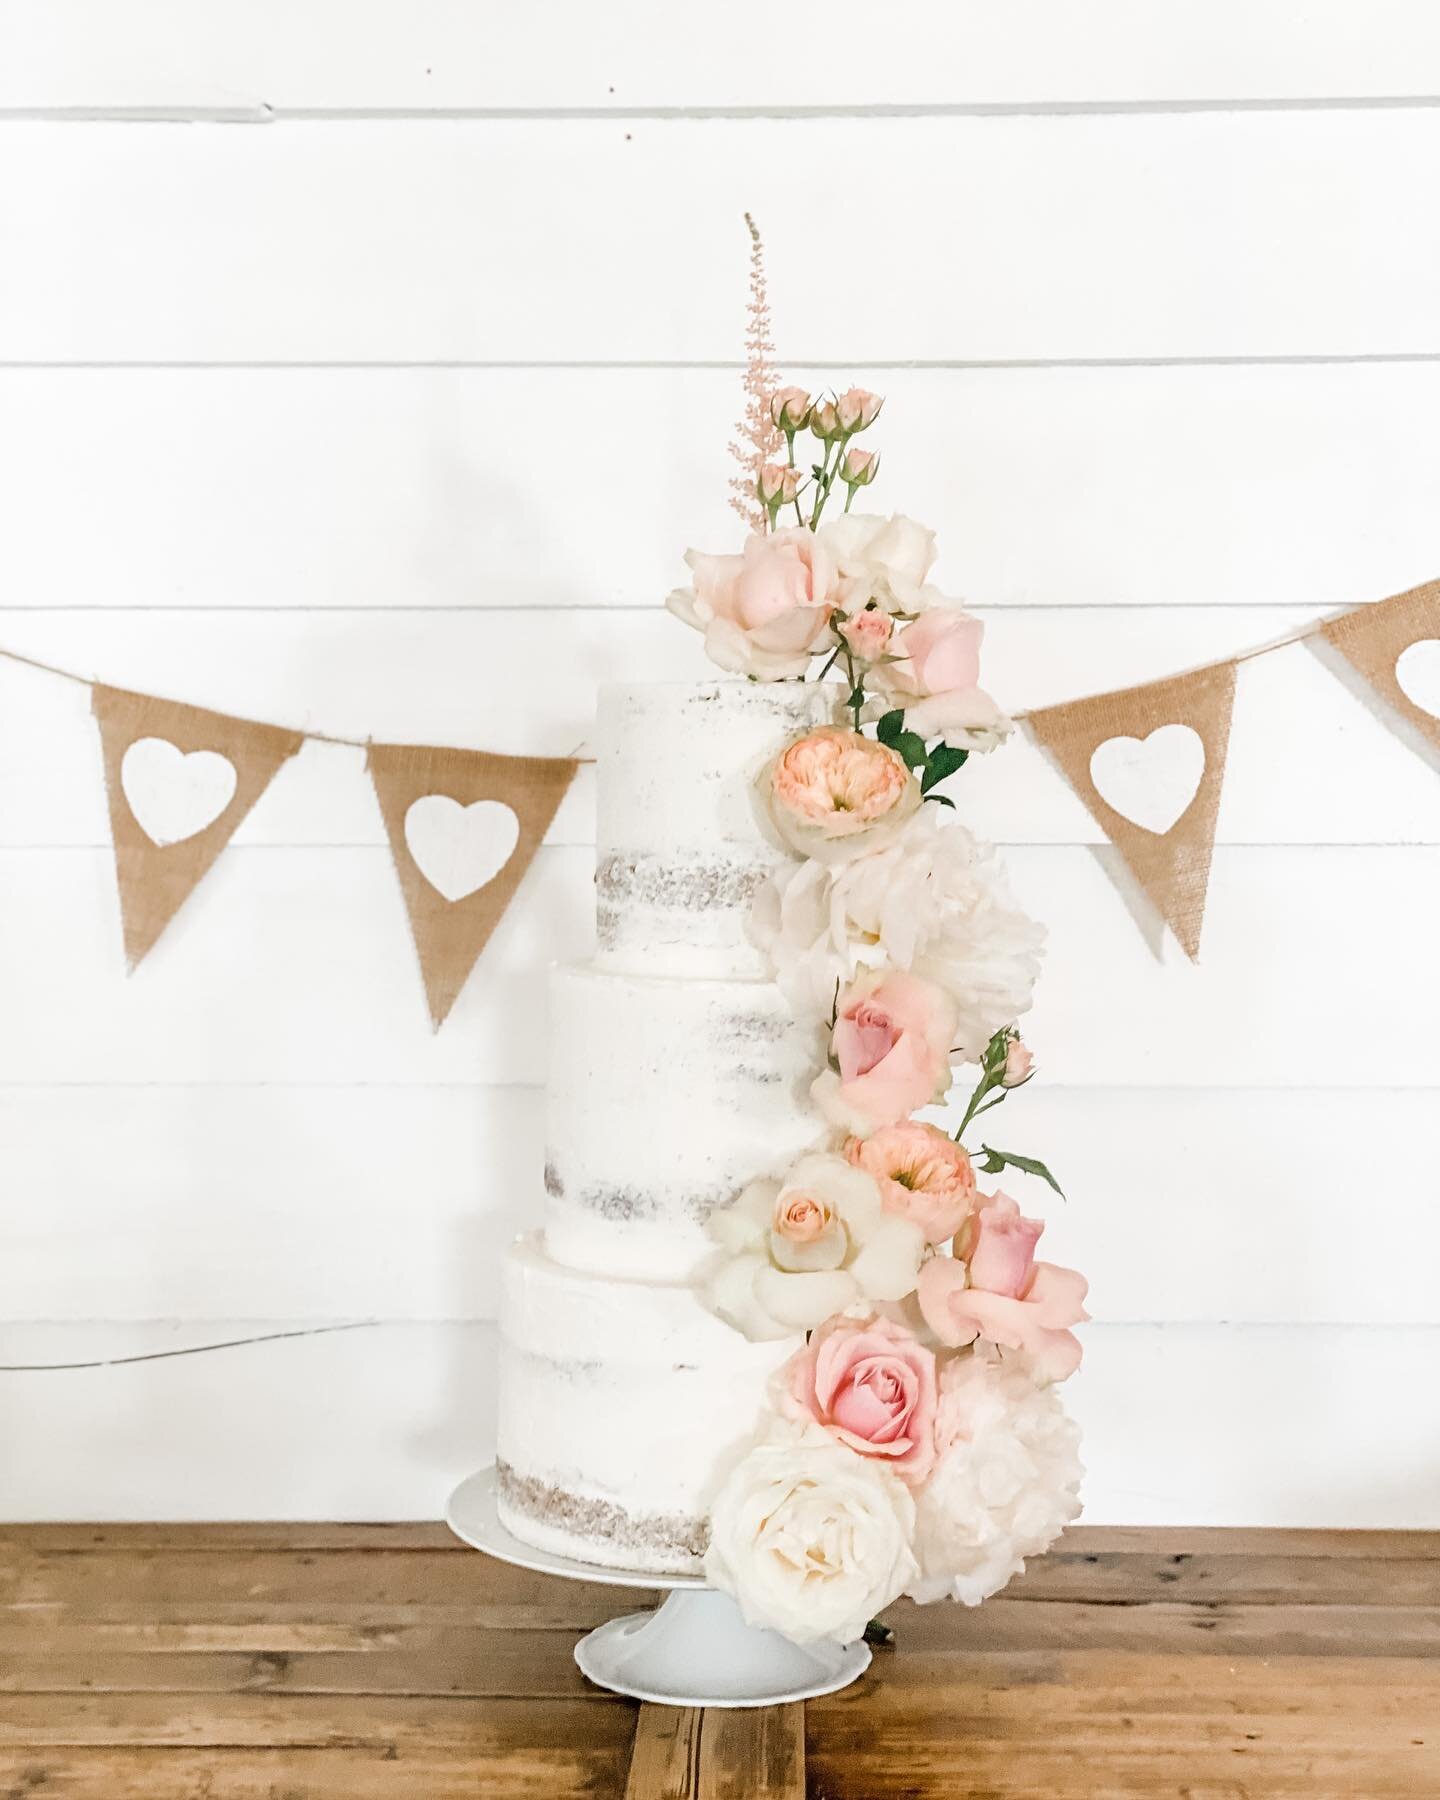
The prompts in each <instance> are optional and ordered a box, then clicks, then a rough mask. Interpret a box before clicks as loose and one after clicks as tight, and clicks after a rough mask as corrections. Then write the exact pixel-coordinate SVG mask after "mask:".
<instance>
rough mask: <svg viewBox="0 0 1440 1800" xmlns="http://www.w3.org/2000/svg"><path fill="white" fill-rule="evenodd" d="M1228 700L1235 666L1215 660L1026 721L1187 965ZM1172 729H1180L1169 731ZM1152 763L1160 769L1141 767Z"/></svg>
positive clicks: (1206, 863)
mask: <svg viewBox="0 0 1440 1800" xmlns="http://www.w3.org/2000/svg"><path fill="white" fill-rule="evenodd" d="M1234 698H1235V665H1234V663H1218V664H1216V665H1215V666H1214V667H1213V668H1208V669H1197V670H1196V672H1195V673H1194V674H1193V675H1176V676H1173V677H1171V678H1170V679H1169V680H1167V681H1152V682H1149V683H1147V684H1146V685H1145V686H1144V687H1134V688H1122V689H1120V690H1119V691H1118V692H1117V693H1113V694H1096V695H1094V696H1093V697H1092V698H1091V699H1088V700H1072V701H1070V702H1069V703H1068V704H1066V705H1063V706H1047V707H1044V708H1042V709H1041V710H1040V711H1039V712H1032V713H1030V714H1029V715H1028V723H1029V726H1030V729H1031V731H1032V732H1033V733H1034V734H1035V736H1036V738H1037V739H1038V740H1039V741H1040V743H1041V744H1042V745H1043V746H1044V748H1045V749H1046V750H1048V751H1049V753H1050V755H1051V756H1052V757H1053V758H1054V760H1055V761H1056V762H1057V763H1058V764H1059V765H1060V768H1061V770H1062V771H1063V772H1064V774H1065V776H1066V778H1067V780H1068V781H1069V782H1070V785H1071V786H1072V787H1073V788H1074V789H1075V792H1076V793H1077V794H1078V795H1079V796H1080V798H1081V799H1082V800H1083V801H1084V802H1085V805H1086V806H1087V807H1088V808H1089V809H1090V812H1091V813H1092V814H1093V816H1094V818H1095V820H1096V822H1097V823H1098V824H1099V826H1100V829H1101V830H1102V831H1103V832H1104V833H1105V835H1106V837H1108V838H1109V840H1110V842H1111V843H1112V844H1114V846H1115V848H1116V849H1117V850H1118V851H1119V852H1120V854H1121V855H1122V856H1123V857H1124V858H1125V861H1126V863H1127V864H1128V865H1129V867H1130V870H1131V873H1132V874H1133V875H1134V876H1135V879H1136V880H1137V881H1138V882H1139V883H1140V886H1141V887H1142V888H1143V889H1144V890H1145V892H1146V894H1147V895H1148V896H1149V898H1150V899H1151V900H1152V901H1153V902H1154V904H1155V906H1156V907H1157V908H1158V909H1159V911H1160V913H1161V915H1162V916H1163V917H1164V919H1165V920H1166V922H1167V923H1168V924H1169V926H1170V928H1171V930H1172V931H1173V932H1174V933H1175V936H1176V937H1177V938H1178V939H1179V940H1180V945H1181V947H1182V949H1183V950H1184V951H1185V954H1186V955H1187V956H1188V957H1189V958H1190V959H1191V961H1192V962H1193V961H1195V960H1196V958H1197V957H1198V956H1199V954H1200V927H1201V924H1202V922H1203V920H1204V917H1205V891H1206V888H1207V887H1208V885H1209V881H1210V853H1211V851H1212V849H1213V847H1214V843H1215V820H1216V817H1217V815H1218V813H1219V810H1220V787H1221V783H1222V781H1223V780H1224V776H1225V751H1226V748H1227V746H1228V744H1229V742H1230V712H1231V707H1232V704H1233V702H1234ZM1177 726H1178V727H1181V728H1183V729H1181V730H1179V731H1173V730H1171V729H1167V728H1172V727H1177ZM1152 734H1155V735H1152ZM1196 739H1198V740H1199V741H1198V744H1197V742H1196ZM1117 740H1119V741H1117ZM1137 740H1138V741H1137ZM1112 745H1113V749H1112V748H1111V746H1112ZM1102 746H1105V754H1103V755H1101V756H1099V757H1097V752H1099V751H1101V748H1102ZM1153 763H1161V764H1163V765H1165V766H1164V767H1163V768H1162V769H1160V770H1156V769H1154V768H1147V766H1146V765H1147V764H1153ZM1157 774H1162V775H1163V776H1164V777H1165V780H1164V783H1163V786H1162V788H1161V790H1160V791H1158V792H1157V791H1156V786H1155V783H1154V781H1153V780H1151V779H1149V778H1150V777H1153V776H1155V775H1157ZM1097 780H1098V782H1099V784H1100V785H1099V786H1097V785H1096V783H1097ZM1102 788H1103V789H1104V790H1105V792H1102V791H1101V789H1102ZM1107 795H1108V798H1107ZM1132 796H1133V798H1132ZM1142 800H1143V805H1142V804H1141V802H1142ZM1122 806H1123V807H1126V809H1127V810H1125V811H1121V810H1118V809H1119V808H1120V807H1122Z"/></svg>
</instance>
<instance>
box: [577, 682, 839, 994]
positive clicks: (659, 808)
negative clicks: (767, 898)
mask: <svg viewBox="0 0 1440 1800" xmlns="http://www.w3.org/2000/svg"><path fill="white" fill-rule="evenodd" d="M837 696H838V690H837V689H836V688H835V687H834V685H833V684H830V683H824V682H803V683H802V682H791V681H785V682H771V683H763V684H762V683H757V682H750V681H710V682H684V683H680V682H676V683H669V682H652V683H647V684H645V685H639V686H621V685H611V686H606V687H602V688H601V690H600V704H599V716H598V721H597V728H596V750H597V762H598V765H599V768H598V791H597V800H596V824H595V846H596V871H595V886H596V940H597V950H596V958H595V960H596V963H597V964H598V965H599V966H600V967H602V968H608V969H614V970H617V971H624V972H627V973H634V974H646V975H698V976H718V977H737V976H741V977H745V976H749V977H754V978H756V979H759V978H761V977H763V975H764V974H765V972H766V970H765V964H764V962H763V960H762V958H761V957H760V955H759V954H758V952H757V951H756V950H755V949H754V947H753V946H752V945H751V943H750V941H749V938H748V936H747V934H746V922H747V920H748V917H749V912H750V903H751V900H752V898H753V896H754V893H755V890H756V888H758V887H759V885H760V883H761V882H762V881H763V880H764V879H765V876H766V875H767V874H768V873H769V871H770V870H771V869H772V868H774V867H775V865H776V864H777V863H779V862H780V861H782V860H783V853H782V852H781V851H780V850H778V849H777V848H775V847H774V846H773V845H772V844H771V843H770V842H769V841H768V840H767V838H766V836H765V833H764V831H763V830H762V828H761V825H760V821H759V818H758V816H757V814H756V810H755V805H754V801H753V798H752V792H751V784H752V782H753V780H754V778H755V776H756V775H757V774H758V773H759V772H760V770H761V769H762V768H763V767H764V766H765V764H766V763H767V762H768V761H769V760H770V758H771V757H772V756H774V755H775V753H776V752H777V751H778V750H779V749H781V748H782V747H783V746H784V745H785V744H786V743H787V742H788V741H789V740H790V739H791V738H793V737H796V736H798V735H799V734H800V733H801V732H804V731H807V730H809V729H810V728H811V727H812V726H815V725H824V724H829V723H832V722H833V720H834V717H835V708H836V705H837Z"/></svg>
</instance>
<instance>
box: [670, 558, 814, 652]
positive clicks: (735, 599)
mask: <svg viewBox="0 0 1440 1800" xmlns="http://www.w3.org/2000/svg"><path fill="white" fill-rule="evenodd" d="M685 561H686V562H687V563H688V564H689V565H690V569H691V572H692V574H693V576H694V581H693V584H692V585H691V586H690V587H688V588H677V589H676V590H675V591H674V593H672V594H671V595H670V597H669V599H668V600H667V601H666V605H667V606H668V607H669V608H670V611H671V612H672V613H674V614H675V616H676V617H677V618H679V619H683V620H684V621H685V623H686V624H687V625H691V626H693V627H694V628H695V629H696V630H697V631H703V632H704V634H705V653H706V655H707V656H708V657H709V658H710V660H711V661H712V662H714V663H718V664H719V665H720V667H721V668H722V669H728V670H729V671H730V672H731V673H732V674H735V675H753V676H754V677H755V678H756V679H757V680H759V681H782V680H785V679H787V678H788V677H791V676H796V675H803V674H804V673H805V671H806V670H807V668H808V667H809V665H810V657H811V655H812V653H813V652H814V651H816V650H817V649H819V648H822V647H823V640H824V639H826V638H827V636H828V635H829V625H830V615H831V613H832V611H833V610H834V606H835V602H836V598H837V594H838V580H839V578H838V574H837V571H836V568H835V564H834V562H833V561H832V560H831V558H830V556H829V553H828V552H827V551H826V550H825V549H824V548H823V546H822V545H821V544H820V542H819V540H818V539H817V538H816V536H815V534H814V532H812V531H811V530H809V528H808V527H806V526H799V525H796V526H791V527H789V528H788V529H786V530H784V531H771V532H765V533H758V532H757V533H755V534H754V535H752V536H751V537H749V538H747V539H746V540H745V547H744V549H743V550H742V551H741V553H740V554H739V555H738V556H707V555H706V554H704V553H703V552H702V551H699V550H689V551H687V552H686V554H685Z"/></svg>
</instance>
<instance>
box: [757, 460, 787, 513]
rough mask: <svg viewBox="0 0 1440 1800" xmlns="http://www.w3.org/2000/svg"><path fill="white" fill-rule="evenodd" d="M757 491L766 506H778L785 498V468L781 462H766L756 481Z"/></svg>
mask: <svg viewBox="0 0 1440 1800" xmlns="http://www.w3.org/2000/svg"><path fill="white" fill-rule="evenodd" d="M755 489H756V492H757V493H758V494H759V496H760V498H761V500H763V501H764V503H765V505H766V506H778V505H779V504H780V502H781V501H782V500H783V499H784V498H785V470H784V468H783V466H782V465H781V464H780V463H766V465H765V467H764V468H763V469H762V470H761V471H760V478H759V480H758V481H757V482H756V483H755Z"/></svg>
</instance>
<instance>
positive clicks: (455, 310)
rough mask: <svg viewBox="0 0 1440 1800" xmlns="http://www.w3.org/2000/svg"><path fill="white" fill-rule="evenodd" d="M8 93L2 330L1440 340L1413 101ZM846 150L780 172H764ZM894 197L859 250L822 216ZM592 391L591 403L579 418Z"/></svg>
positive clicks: (656, 345) (1298, 351)
mask: <svg viewBox="0 0 1440 1800" xmlns="http://www.w3.org/2000/svg"><path fill="white" fill-rule="evenodd" d="M176 146H177V141H176V138H175V135H174V132H173V129H172V128H170V127H168V126H164V125H104V124H96V125H72V126H65V127H57V126H53V125H43V124H39V125H26V124H15V125H12V126H11V127H10V128H9V129H8V130H7V133H6V137H5V141H4V153H5V155H6V156H7V158H13V159H14V162H15V166H16V167H18V168H23V170H24V179H23V180H13V181H9V182H7V183H5V184H4V186H3V188H0V235H3V238H4V241H5V243H6V246H7V252H8V257H9V266H10V269H11V279H9V280H8V281H7V282H6V283H5V285H4V289H3V292H0V360H3V361H34V360H42V361H46V360H61V361H69V360H77V359H78V360H84V361H97V360H98V361H134V360H142V361H143V360H153V359H159V360H162V361H177V360H178V361H185V360H197V359H198V360H203V361H216V360H218V361H235V360H253V359H260V360H283V361H291V360H301V361H305V360H312V359H317V358H318V359H322V360H336V359H338V360H345V361H351V360H360V361H374V360H396V359H398V360H415V359H419V360H427V361H428V360H436V359H439V360H451V359H457V358H458V359H466V360H469V359H480V360H484V361H493V360H500V361H508V362H514V361H523V362H530V361H537V360H538V361H554V360H556V359H559V360H562V361H569V360H576V359H579V360H594V359H600V360H607V361H608V360H621V361H636V360H638V361H653V360H657V359H658V360H681V361H690V360H696V359H699V360H712V359H716V358H721V359H727V360H729V359H733V358H734V357H735V355H736V351H737V343H738V337H739V330H738V326H739V319H740V315H741V309H742V306H743V301H744V295H745V254H744V252H745V248H746V241H745V236H744V228H743V226H742V224H741V214H742V212H743V211H744V210H745V209H746V208H747V207H759V208H760V210H761V212H762V214H763V223H764V226H765V229H766V231H767V234H768V238H769V243H770V247H771V274H772V283H773V292H772V298H773V301H774V307H775V328H776V334H777V341H778V343H779V345H780V348H781V351H782V353H783V354H785V355H787V356H789V357H791V358H792V359H807V358H808V359H815V360H821V361H828V360H832V359H836V360H838V361H840V362H841V363H851V362H865V361H871V362H873V361H877V360H881V361H905V360H907V359H911V358H939V359H943V360H954V359H961V360H967V361H972V360H976V359H980V360H989V359H1009V358H1042V359H1053V358H1089V357H1101V358H1105V357H1121V358H1134V357H1141V358H1154V357H1161V358H1165V357H1180V356H1221V357H1237V356H1262V357H1263V356H1277V355H1278V356H1303V355H1307V354H1311V355H1324V356H1349V355H1356V354H1362V353H1364V354H1377V353H1388V354H1393V353H1413V352H1435V351H1436V350H1437V349H1440V343H1437V337H1436V325H1435V321H1436V318H1437V316H1440V248H1437V247H1436V245H1435V244H1434V242H1433V240H1432V237H1431V235H1430V234H1429V233H1427V232H1424V231H1417V230H1416V229H1415V220H1416V219H1417V218H1419V217H1423V216H1424V213H1425V209H1426V206H1427V205H1428V202H1429V198H1430V195H1431V193H1432V192H1433V190H1434V187H1435V182H1436V177H1437V173H1440V113H1437V112H1434V111H1429V110H1383V111H1375V112H1344V111H1340V112H1305V113H1298V114H1293V115H1292V114H1277V113H1246V114H1234V113H1232V114H1186V115H1172V116H1166V117H1144V118H1115V117H1098V118H1097V117H1086V118H1030V117H1026V118H1018V119H1015V118H1001V119H973V118H879V119H866V120H855V119H844V120H834V121H823V120H822V121H813V120H773V119H758V120H744V121H739V122H734V121H731V122H715V121H709V122H706V121H701V122H698V123H697V122H694V121H685V120H668V121H660V120H650V121H640V120H630V121H625V120H609V121H594V120H580V121H561V122H557V121H554V120H522V121H514V120H505V121H489V122H483V123H476V122H473V121H471V122H432V123H429V124H426V125H425V126H423V127H420V128H417V127H416V126H415V125H413V124H409V123H388V124H387V123H374V122H369V123H354V124H348V125H346V126H344V127H343V128H338V129H337V127H336V126H335V125H333V124H320V123H312V124H303V123H302V124H282V125H275V126H272V127H269V128H267V129H265V130H236V131H210V132H197V133H196V134H194V135H192V136H190V137H189V138H187V139H186V141H185V146H184V148H185V154H184V155H183V156H177V155H176V154H175V152H176ZM798 166H804V167H807V168H815V167H826V168H833V169H835V170H836V175H835V178H834V179H833V181H831V182H829V183H824V182H819V183H817V182H803V183H802V182H777V181H776V180H775V178H774V177H775V171H776V170H777V169H787V168H792V167H798ZM881 220H883V221H884V227H883V230H884V241H885V243H886V244H887V245H903V246H905V251H904V254H902V255H900V256H898V257H881V258H879V259H877V260H876V261H875V263H874V265H873V266H872V267H871V268H869V269H867V278H866V279H865V280H863V281H855V280H850V279H848V278H847V277H846V272H845V271H844V269H843V268H842V267H841V266H840V264H839V263H837V253H836V245H837V244H839V243H845V244H849V243H851V242H853V241H854V238H855V233H856V228H857V222H858V224H859V228H860V230H861V232H862V234H863V232H864V231H865V230H867V229H878V227H876V226H872V224H871V222H875V221H881ZM596 424H597V422H595V421H588V420H587V421H585V425H586V436H587V440H588V438H589V437H590V436H591V435H594V431H595V426H596Z"/></svg>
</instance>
